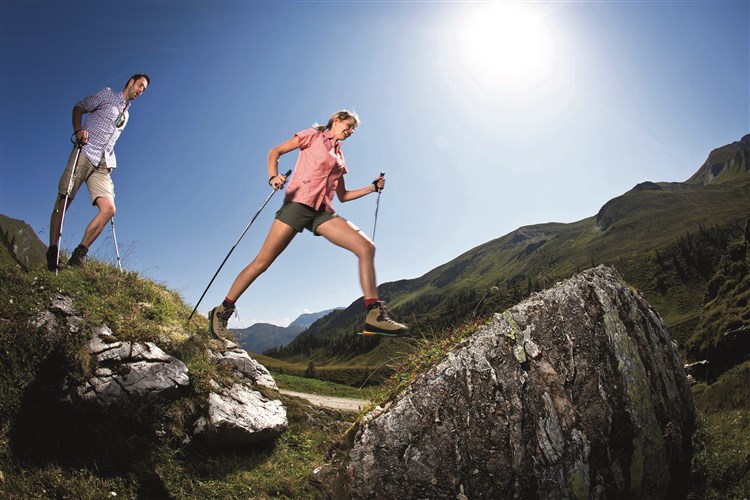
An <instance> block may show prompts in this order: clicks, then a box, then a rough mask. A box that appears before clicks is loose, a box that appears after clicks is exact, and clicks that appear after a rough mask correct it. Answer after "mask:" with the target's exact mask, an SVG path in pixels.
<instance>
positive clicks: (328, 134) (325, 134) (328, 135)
mask: <svg viewBox="0 0 750 500" xmlns="http://www.w3.org/2000/svg"><path fill="white" fill-rule="evenodd" d="M322 133H323V138H324V139H327V140H329V141H331V142H332V143H333V147H334V148H335V149H336V150H337V151H338V149H339V147H340V146H341V141H337V140H336V139H334V138H333V134H331V131H330V130H325V129H324V130H323V131H322Z"/></svg>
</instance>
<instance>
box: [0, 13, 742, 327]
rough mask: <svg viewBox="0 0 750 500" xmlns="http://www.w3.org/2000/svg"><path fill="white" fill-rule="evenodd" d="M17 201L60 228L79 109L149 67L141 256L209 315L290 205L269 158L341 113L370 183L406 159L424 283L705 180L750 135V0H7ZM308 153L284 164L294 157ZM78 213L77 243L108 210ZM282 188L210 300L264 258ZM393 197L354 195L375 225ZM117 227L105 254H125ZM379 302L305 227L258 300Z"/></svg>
mask: <svg viewBox="0 0 750 500" xmlns="http://www.w3.org/2000/svg"><path fill="white" fill-rule="evenodd" d="M0 18H1V19H0V22H1V27H2V33H1V34H0V36H1V43H2V46H1V47H0V50H1V57H2V60H1V61H0V72H1V75H0V76H1V78H2V81H1V86H0V106H1V107H0V213H3V214H5V215H8V216H10V217H14V218H19V219H23V220H25V221H26V222H28V223H29V224H31V225H32V226H33V227H34V229H35V230H36V231H37V232H38V234H39V236H40V238H41V239H42V240H43V241H45V242H46V241H47V240H48V230H49V227H48V226H49V215H50V211H51V208H52V204H53V201H54V198H55V189H56V185H57V181H58V179H59V176H60V174H61V172H62V169H63V167H64V164H65V161H66V160H67V156H68V154H69V153H70V149H71V145H70V143H69V142H68V141H69V137H70V134H71V133H72V128H71V110H72V107H73V105H74V104H75V103H76V102H77V101H78V100H79V99H80V98H82V97H84V96H86V95H88V94H91V93H93V92H95V91H97V90H98V89H100V88H101V87H104V86H109V87H112V88H115V89H117V90H121V89H122V87H123V86H124V84H125V81H126V80H127V78H128V77H129V76H130V75H131V74H133V73H136V72H146V73H148V74H149V75H150V76H151V77H152V83H151V86H150V87H149V89H148V90H147V92H146V93H145V94H143V95H142V96H141V97H140V98H139V99H138V100H136V101H135V102H134V103H133V106H132V108H131V117H130V122H129V123H128V126H127V128H126V130H125V131H124V133H123V134H122V136H121V138H120V141H119V142H118V145H117V147H116V151H117V156H118V165H119V168H118V169H117V171H116V172H115V174H114V182H115V190H116V193H117V199H116V202H117V207H118V213H117V216H116V219H115V220H116V229H117V238H118V243H119V244H120V250H121V254H122V257H123V264H124V266H125V268H126V269H128V270H131V271H137V272H139V273H142V274H143V275H145V276H148V277H150V278H152V279H154V280H156V281H158V282H161V283H164V284H166V285H167V286H169V287H170V288H172V289H175V290H177V291H179V292H180V293H181V294H182V295H183V296H184V298H185V299H186V301H187V302H188V303H189V304H191V305H194V304H195V302H196V301H197V300H198V297H199V296H200V294H201V293H202V292H203V290H204V288H205V287H206V285H207V284H208V282H209V280H210V279H211V277H212V276H213V274H214V272H215V271H216V269H217V268H218V266H219V264H221V261H222V260H223V259H224V257H225V256H226V254H227V252H229V250H230V248H231V247H232V245H233V244H234V243H235V241H236V239H237V238H238V237H239V235H240V233H241V232H242V230H243V229H244V227H245V226H246V224H247V223H248V222H249V220H250V219H251V217H252V216H253V214H254V213H255V212H256V210H257V209H258V208H259V207H260V205H261V203H262V202H263V200H264V199H265V198H266V196H268V194H269V192H270V188H269V187H268V185H267V176H266V154H267V152H268V150H269V149H270V148H271V147H273V146H275V145H277V144H279V143H281V142H283V141H285V140H287V139H289V138H290V137H291V136H292V135H293V134H294V133H295V132H297V131H299V130H302V129H304V128H307V127H309V126H311V125H312V124H313V123H314V122H324V121H325V120H327V118H328V117H329V116H330V115H331V114H332V113H333V112H335V111H337V110H339V109H342V108H346V109H352V110H355V111H356V112H357V113H358V114H359V115H360V118H361V119H362V124H361V126H360V127H359V128H358V130H357V133H356V134H355V135H354V136H352V137H351V138H350V139H349V140H347V141H346V142H345V144H344V146H343V151H344V153H345V155H346V158H347V164H348V166H349V170H350V173H349V174H348V175H347V186H349V187H360V186H364V185H366V184H368V183H369V182H370V181H371V180H372V179H373V178H374V177H375V176H376V175H377V174H378V172H380V171H381V170H382V171H385V172H386V178H387V180H388V184H387V187H386V190H385V191H384V192H383V194H382V197H381V199H380V209H379V215H378V226H377V234H376V244H377V247H378V251H377V257H376V264H377V270H378V279H379V281H380V282H381V283H382V282H386V281H394V280H399V279H405V278H415V277H418V276H421V275H422V274H424V273H425V272H427V271H429V270H430V269H433V268H434V267H436V266H438V265H440V264H443V263H445V262H447V261H449V260H451V259H453V258H455V257H457V256H458V255H460V254H461V253H463V252H465V251H467V250H469V249H471V248H473V247H475V246H477V245H479V244H481V243H484V242H486V241H488V240H491V239H494V238H497V237H499V236H502V235H504V234H506V233H508V232H510V231H512V230H514V229H516V228H518V227H520V226H523V225H528V224H536V223H543V222H552V221H555V222H573V221H576V220H580V219H582V218H585V217H589V216H591V215H593V214H595V213H596V212H597V211H598V209H599V208H600V207H601V205H602V204H604V203H605V202H606V201H607V200H609V199H611V198H612V197H614V196H617V195H619V194H622V193H623V192H625V191H627V190H628V189H630V188H632V187H633V186H634V185H635V184H636V183H638V182H642V181H645V180H651V181H683V180H685V179H687V178H688V177H690V175H691V174H692V173H693V172H694V171H695V170H697V169H698V167H699V166H700V165H701V164H702V163H703V161H704V160H705V158H706V156H707V154H708V152H709V151H710V150H711V149H713V148H716V147H719V146H722V145H724V144H727V143H730V142H733V141H736V140H739V139H740V138H741V137H742V136H743V135H744V134H746V133H748V132H750V95H749V94H750V56H749V54H750V7H749V4H748V2H746V1H742V2H721V1H718V2H717V1H712V2H674V1H672V2H553V3H545V2H533V3H531V2H516V3H514V2H506V3H502V4H495V3H480V2H283V1H281V2H242V1H232V2H222V1H212V2H201V1H191V2H179V1H159V2H151V1H147V0H146V1H138V2H128V1H113V2H104V1H102V2H34V1H24V2H12V1H6V0H3V2H2V4H0ZM295 161H296V154H295V153H290V154H288V155H286V156H284V157H282V160H281V165H282V168H283V169H287V168H292V167H293V166H294V163H295ZM87 198H88V194H87V193H86V191H85V189H84V190H83V191H82V192H81V195H79V197H78V199H77V200H76V203H74V205H73V206H72V208H71V210H70V211H69V212H68V215H67V217H66V222H65V234H64V240H63V245H64V247H67V248H73V247H75V245H76V244H77V243H78V242H79V241H80V238H81V236H82V233H83V230H84V227H85V225H86V224H87V223H88V221H89V220H90V219H91V218H92V217H93V216H94V214H95V211H94V209H93V208H92V207H91V206H90V204H89V202H88V201H87ZM281 200H282V196H281V194H277V195H276V196H275V197H274V198H273V199H272V200H271V202H270V203H269V205H268V206H267V207H266V209H265V210H264V212H263V213H262V214H261V215H260V217H258V219H257V220H256V222H255V223H254V225H253V226H252V227H251V228H250V230H249V231H248V233H247V234H246V235H245V237H244V239H243V240H242V241H241V242H240V244H239V245H238V247H237V249H236V250H235V251H234V252H233V254H232V256H231V257H230V259H229V261H228V262H227V264H226V265H225V266H224V268H223V270H222V272H221V274H220V275H219V277H218V278H217V280H216V282H214V284H213V286H212V287H211V290H210V291H209V293H208V294H207V296H206V298H205V299H204V300H203V302H202V304H201V307H200V309H199V310H200V311H201V312H204V313H205V312H206V311H207V310H208V309H209V308H210V307H212V306H213V305H215V304H217V303H218V302H220V301H221V299H223V297H224V295H225V294H226V292H227V291H228V289H229V286H230V284H231V282H232V281H233V280H234V278H235V276H236V275H237V273H238V272H239V271H240V270H241V269H242V268H243V267H244V266H245V265H246V264H247V263H248V262H249V261H250V260H251V259H252V258H253V257H254V255H255V253H256V252H257V250H258V248H259V246H260V244H261V243H262V241H263V239H264V238H265V235H266V232H267V231H268V228H269V227H270V224H271V221H272V220H273V216H274V213H275V211H276V210H277V209H278V207H279V206H280V204H281ZM375 202H376V198H375V196H374V195H373V196H369V197H366V198H363V199H360V200H357V201H353V202H350V203H346V204H340V203H339V204H337V205H336V207H337V210H338V211H339V213H340V214H341V215H342V216H344V217H346V218H348V219H350V220H352V221H353V222H354V223H355V224H357V225H359V226H360V227H361V228H363V229H364V230H365V231H366V232H367V233H368V234H369V233H370V232H371V231H372V225H373V217H374V213H375ZM109 235H110V233H109V231H106V232H105V233H103V235H102V237H100V238H99V240H98V241H97V242H96V243H95V244H94V245H93V247H92V252H93V253H94V254H95V255H98V256H100V257H101V258H105V259H112V258H113V254H114V251H113V246H112V240H111V237H110V236H109ZM360 295H361V291H360V288H359V284H358V280H357V273H356V260H355V258H354V257H353V256H352V255H350V254H348V252H346V251H344V250H341V249H339V248H336V247H334V246H332V245H331V244H329V243H328V242H327V241H325V240H323V239H321V238H316V237H313V236H312V235H311V234H310V233H307V232H306V233H303V234H302V235H300V236H298V237H297V238H296V239H295V241H293V242H292V244H291V246H290V248H289V249H287V251H286V252H285V253H284V254H283V255H282V256H281V257H280V258H279V259H278V260H277V262H276V263H275V264H274V266H272V268H271V269H270V270H269V271H268V272H267V273H266V274H264V275H263V276H261V277H260V278H259V280H258V281H256V283H255V284H254V285H253V286H252V287H251V288H250V289H249V290H248V291H247V292H246V293H245V295H243V297H242V298H241V299H240V301H239V303H238V306H239V314H240V319H239V320H233V321H232V322H230V326H234V327H239V326H247V325H249V324H252V323H255V322H270V323H276V324H281V325H285V324H287V323H288V322H290V321H292V320H293V319H295V318H296V317H297V316H298V315H300V314H302V313H304V312H310V311H320V310H324V309H328V308H332V307H337V306H346V305H348V304H349V303H351V301H353V300H355V299H356V298H357V297H359V296H360Z"/></svg>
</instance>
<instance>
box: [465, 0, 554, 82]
mask: <svg viewBox="0 0 750 500" xmlns="http://www.w3.org/2000/svg"><path fill="white" fill-rule="evenodd" d="M537 5H538V4H519V3H512V4H506V3H482V4H472V5H471V7H469V8H468V9H467V11H466V13H465V15H464V16H463V18H461V19H460V20H459V25H458V31H457V44H456V45H457V46H456V49H457V50H458V57H459V61H460V65H461V67H462V69H463V71H465V72H466V74H467V75H468V76H470V77H471V78H472V79H473V80H474V81H475V82H476V84H477V85H478V86H479V87H481V88H482V89H484V90H512V91H522V90H523V89H525V88H527V87H528V86H535V85H538V84H539V83H540V82H542V81H543V80H545V79H546V78H548V76H549V73H550V71H551V69H550V65H551V63H552V60H553V57H552V55H553V49H554V47H553V43H552V38H551V36H550V33H549V28H548V27H547V26H546V25H545V22H544V17H543V11H542V10H540V9H538V8H537Z"/></svg>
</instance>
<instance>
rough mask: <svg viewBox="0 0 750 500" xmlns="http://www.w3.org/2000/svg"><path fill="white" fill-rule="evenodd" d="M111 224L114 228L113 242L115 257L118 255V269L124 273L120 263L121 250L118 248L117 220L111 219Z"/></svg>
mask: <svg viewBox="0 0 750 500" xmlns="http://www.w3.org/2000/svg"><path fill="white" fill-rule="evenodd" d="M109 222H110V224H111V226H112V240H113V241H114V242H115V255H117V267H119V268H120V272H122V263H120V249H119V248H117V233H115V218H114V216H113V217H112V218H111V219H109Z"/></svg>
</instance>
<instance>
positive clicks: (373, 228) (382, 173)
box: [372, 172, 385, 242]
mask: <svg viewBox="0 0 750 500" xmlns="http://www.w3.org/2000/svg"><path fill="white" fill-rule="evenodd" d="M380 177H385V172H380ZM375 189H377V191H378V199H377V201H376V202H375V222H374V223H373V224H372V241H373V242H374V241H375V228H376V227H377V226H378V209H379V208H380V192H381V189H380V188H379V187H378V186H377V184H376V185H375Z"/></svg>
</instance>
